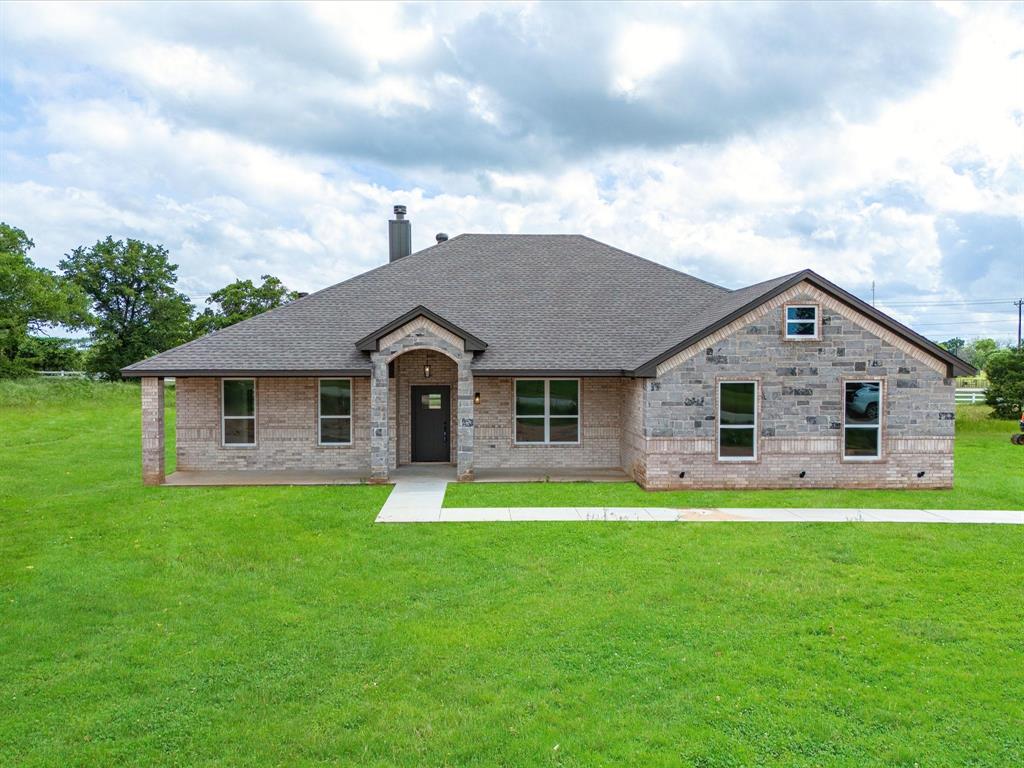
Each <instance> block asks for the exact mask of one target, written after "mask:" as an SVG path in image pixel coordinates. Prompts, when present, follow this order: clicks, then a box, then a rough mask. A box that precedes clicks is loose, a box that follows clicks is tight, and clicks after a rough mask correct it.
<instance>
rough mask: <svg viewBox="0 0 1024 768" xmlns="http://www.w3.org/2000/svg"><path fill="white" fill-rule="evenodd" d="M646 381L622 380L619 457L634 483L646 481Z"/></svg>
mask: <svg viewBox="0 0 1024 768" xmlns="http://www.w3.org/2000/svg"><path fill="white" fill-rule="evenodd" d="M645 385H646V379H623V380H622V385H621V388H622V400H621V411H620V420H621V421H620V423H621V425H622V426H621V430H622V433H621V436H620V447H619V451H620V455H621V458H622V468H623V469H624V470H625V471H626V474H628V475H629V476H630V477H632V478H633V479H634V480H635V481H636V482H638V483H640V484H641V485H643V484H644V483H645V482H646V480H647V445H646V442H645V440H644V394H645Z"/></svg>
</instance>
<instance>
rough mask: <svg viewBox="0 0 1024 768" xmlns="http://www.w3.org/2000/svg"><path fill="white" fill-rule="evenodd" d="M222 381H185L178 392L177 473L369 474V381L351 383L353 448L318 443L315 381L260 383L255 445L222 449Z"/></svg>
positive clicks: (180, 381) (264, 380)
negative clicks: (320, 471)
mask: <svg viewBox="0 0 1024 768" xmlns="http://www.w3.org/2000/svg"><path fill="white" fill-rule="evenodd" d="M220 381H221V380H220V379H219V378H181V377H179V378H178V379H177V381H176V389H177V416H176V432H177V456H178V462H177V463H178V469H182V470H203V469H264V470H266V469H313V470H317V469H323V470H350V471H359V472H362V471H365V472H367V473H369V466H370V453H369V448H370V438H369V412H370V387H369V379H367V378H365V377H362V378H353V379H352V444H351V445H349V446H320V445H318V444H317V396H318V384H317V379H315V378H283V377H281V378H279V377H267V378H259V379H257V380H256V445H255V446H254V447H238V446H232V447H225V446H223V445H222V444H221V424H220V416H221V384H220Z"/></svg>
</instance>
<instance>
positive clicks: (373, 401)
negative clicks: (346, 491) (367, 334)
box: [370, 352, 390, 483]
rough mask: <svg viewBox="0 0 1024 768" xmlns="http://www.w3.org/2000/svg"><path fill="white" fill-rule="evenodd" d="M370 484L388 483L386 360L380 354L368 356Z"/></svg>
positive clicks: (388, 444) (388, 442) (388, 441)
mask: <svg viewBox="0 0 1024 768" xmlns="http://www.w3.org/2000/svg"><path fill="white" fill-rule="evenodd" d="M370 362H371V363H372V365H373V372H372V373H371V374H370V482H371V483H386V482H387V481H388V464H389V461H388V452H389V451H388V449H389V446H390V440H389V435H388V360H387V357H385V356H384V355H383V354H381V353H380V352H374V353H372V354H371V355H370Z"/></svg>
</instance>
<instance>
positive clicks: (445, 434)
mask: <svg viewBox="0 0 1024 768" xmlns="http://www.w3.org/2000/svg"><path fill="white" fill-rule="evenodd" d="M441 440H443V441H444V442H445V443H447V442H448V427H444V428H443V429H442V430H441Z"/></svg>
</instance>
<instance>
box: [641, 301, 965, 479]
mask: <svg viewBox="0 0 1024 768" xmlns="http://www.w3.org/2000/svg"><path fill="white" fill-rule="evenodd" d="M786 298H787V300H789V301H803V302H810V303H816V302H820V303H821V309H820V314H821V315H822V321H823V325H822V328H821V330H822V339H821V340H820V341H786V340H784V339H783V337H782V309H781V302H776V306H771V307H768V308H766V309H764V310H760V311H758V312H756V313H755V316H753V317H749V318H747V319H746V320H747V322H745V323H743V322H741V323H738V324H737V325H736V326H735V327H734V328H732V329H731V330H730V332H729V333H728V334H725V335H722V334H720V335H719V336H718V338H714V339H712V340H711V341H710V342H702V343H701V344H700V345H698V346H699V347H700V349H698V350H690V351H689V353H687V354H681V355H679V356H677V359H676V360H675V361H674V367H672V368H671V369H670V370H665V369H664V368H660V369H659V374H660V375H659V376H658V377H657V378H655V379H652V380H649V381H648V382H647V383H646V390H647V392H646V401H645V413H644V429H645V440H646V452H647V467H646V486H647V487H651V488H707V487H730V488H746V487H750V488H788V487H867V488H875V487H879V488H904V487H921V488H930V487H949V486H950V485H951V484H952V480H953V430H954V421H953V414H954V411H955V408H954V394H955V385H954V382H953V380H951V379H947V378H945V376H944V372H943V371H940V370H937V368H938V367H939V366H938V365H937V364H936V363H935V362H934V361H933V360H931V359H930V358H928V357H927V356H925V355H924V353H913V354H912V353H911V351H908V350H907V349H906V348H905V345H904V344H900V346H897V345H896V343H894V341H893V340H892V339H888V338H881V337H880V335H876V334H878V333H879V331H878V329H877V328H872V329H871V330H869V329H867V328H866V327H865V326H866V325H869V323H868V322H865V321H866V319H862V318H859V317H857V316H855V315H854V314H853V313H852V312H851V311H849V310H848V309H846V310H845V311H840V310H839V309H838V308H835V307H833V306H830V303H831V300H830V299H829V297H827V296H826V295H824V294H821V293H820V292H818V291H816V290H813V289H809V288H803V289H801V290H799V291H796V292H794V293H793V295H792V296H789V297H786ZM883 335H884V334H883ZM915 352H916V350H915ZM743 378H756V379H757V380H758V381H759V383H760V386H759V395H760V405H759V407H760V411H759V422H760V423H759V435H758V441H759V443H758V451H759V454H760V455H759V457H758V460H757V461H756V462H751V463H746V462H744V463H738V462H720V461H718V460H717V459H716V456H717V443H716V439H717V421H716V418H717V413H716V401H715V398H716V389H717V388H716V382H717V381H718V380H719V379H743ZM858 378H860V379H880V380H882V381H883V382H884V385H883V386H884V389H885V396H884V401H883V412H882V430H883V431H882V440H883V450H882V459H881V460H880V461H877V462H851V461H846V460H843V458H842V450H841V449H842V442H841V441H842V429H841V425H842V410H843V403H844V396H843V381H844V380H848V379H858ZM680 472H685V473H686V476H685V477H684V478H680V477H679V474H680ZM800 472H804V473H805V477H804V478H800V477H799V473H800ZM919 472H924V475H923V476H922V477H918V476H917V475H918V473H919Z"/></svg>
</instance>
